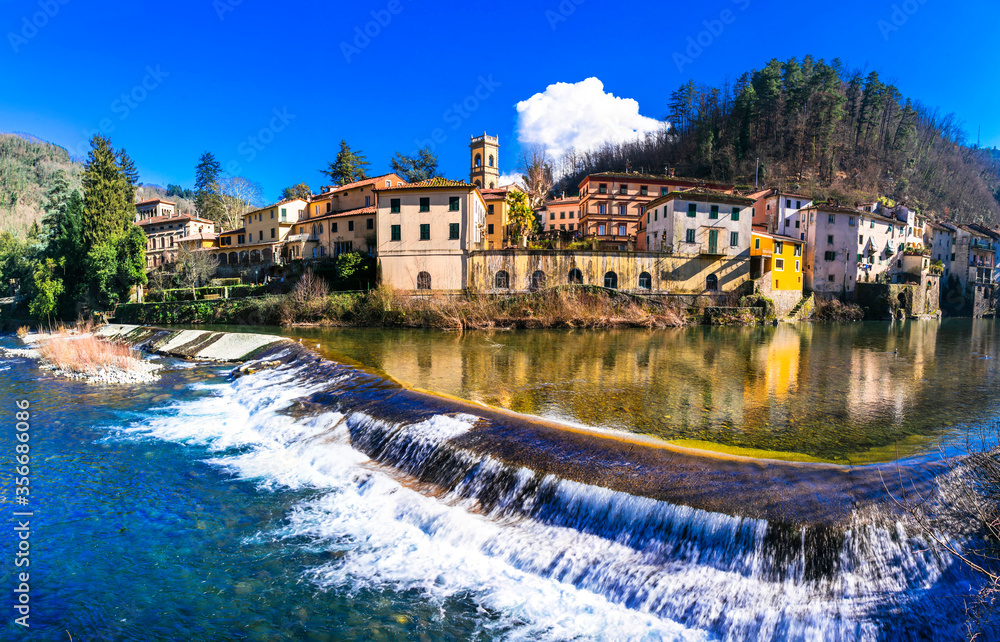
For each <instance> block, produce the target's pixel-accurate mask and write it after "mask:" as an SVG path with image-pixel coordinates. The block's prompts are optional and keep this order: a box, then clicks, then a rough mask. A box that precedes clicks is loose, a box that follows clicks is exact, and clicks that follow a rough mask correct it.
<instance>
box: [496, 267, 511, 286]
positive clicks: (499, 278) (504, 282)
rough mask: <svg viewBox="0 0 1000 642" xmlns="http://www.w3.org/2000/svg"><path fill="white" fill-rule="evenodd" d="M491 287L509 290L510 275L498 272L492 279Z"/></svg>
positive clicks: (501, 271)
mask: <svg viewBox="0 0 1000 642" xmlns="http://www.w3.org/2000/svg"><path fill="white" fill-rule="evenodd" d="M493 285H494V287H495V288H496V289H498V290H509V289H510V274H508V273H507V271H506V270H500V271H499V272H497V275H496V277H495V278H494V279H493Z"/></svg>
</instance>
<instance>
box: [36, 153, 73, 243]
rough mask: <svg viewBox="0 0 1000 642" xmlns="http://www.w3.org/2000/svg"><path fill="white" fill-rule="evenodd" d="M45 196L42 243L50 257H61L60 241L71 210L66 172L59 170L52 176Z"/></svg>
mask: <svg viewBox="0 0 1000 642" xmlns="http://www.w3.org/2000/svg"><path fill="white" fill-rule="evenodd" d="M51 185H52V186H51V187H50V188H49V191H48V193H47V194H46V195H45V196H46V198H45V205H44V208H45V214H44V215H43V216H42V241H43V242H44V243H45V244H46V247H47V249H48V253H49V255H50V256H59V255H60V252H59V248H58V247H57V244H58V240H59V239H60V238H61V237H62V236H63V232H64V230H65V227H66V213H67V210H68V208H69V198H70V190H69V178H68V177H67V176H66V171H65V170H62V169H60V170H58V171H57V172H56V173H55V175H53V176H52V183H51Z"/></svg>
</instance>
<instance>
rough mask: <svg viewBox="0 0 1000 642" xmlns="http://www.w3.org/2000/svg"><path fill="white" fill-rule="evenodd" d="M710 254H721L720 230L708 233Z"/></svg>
mask: <svg viewBox="0 0 1000 642" xmlns="http://www.w3.org/2000/svg"><path fill="white" fill-rule="evenodd" d="M708 253H709V254H718V253H719V230H709V231H708Z"/></svg>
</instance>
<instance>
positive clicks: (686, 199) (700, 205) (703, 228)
mask: <svg viewBox="0 0 1000 642" xmlns="http://www.w3.org/2000/svg"><path fill="white" fill-rule="evenodd" d="M753 203H754V202H753V200H752V199H749V198H744V197H742V196H736V195H734V194H727V193H724V192H712V191H708V190H704V189H689V190H684V191H680V192H670V193H668V194H666V195H664V196H661V197H660V198H657V199H655V200H653V201H651V202H650V203H649V205H648V206H647V209H646V214H645V216H644V222H645V232H646V245H647V250H648V251H651V252H666V253H670V254H687V255H693V254H701V255H712V256H725V257H737V256H746V257H749V252H748V250H749V249H750V229H751V221H752V218H753Z"/></svg>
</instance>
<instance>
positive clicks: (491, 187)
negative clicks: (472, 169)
mask: <svg viewBox="0 0 1000 642" xmlns="http://www.w3.org/2000/svg"><path fill="white" fill-rule="evenodd" d="M494 187H496V183H494V182H493V181H490V189H493V188H494Z"/></svg>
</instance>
